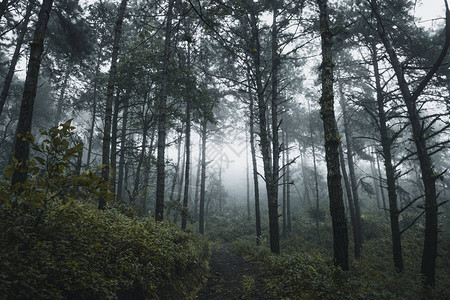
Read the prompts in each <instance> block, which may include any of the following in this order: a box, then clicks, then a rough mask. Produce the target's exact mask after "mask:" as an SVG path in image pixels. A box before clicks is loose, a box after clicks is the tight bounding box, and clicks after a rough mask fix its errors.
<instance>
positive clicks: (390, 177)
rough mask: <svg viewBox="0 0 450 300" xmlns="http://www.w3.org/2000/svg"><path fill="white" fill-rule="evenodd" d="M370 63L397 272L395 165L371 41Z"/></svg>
mask: <svg viewBox="0 0 450 300" xmlns="http://www.w3.org/2000/svg"><path fill="white" fill-rule="evenodd" d="M371 51H372V65H373V69H374V75H375V87H376V93H377V107H378V122H379V129H380V135H381V148H382V151H383V158H384V166H385V171H386V184H387V190H388V198H389V216H390V221H391V235H392V254H393V258H394V266H395V269H396V270H397V272H402V271H403V254H402V242H401V234H400V225H399V214H400V212H399V210H398V206H397V191H396V190H397V188H396V186H395V180H396V178H395V176H396V175H395V173H396V170H395V167H394V165H393V163H392V154H391V145H392V142H393V140H392V139H391V138H390V137H389V131H388V126H387V116H386V112H385V103H384V102H385V101H384V95H383V88H382V86H381V75H380V71H379V67H378V57H377V52H376V51H377V49H376V45H375V43H372V48H371Z"/></svg>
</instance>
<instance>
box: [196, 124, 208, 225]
mask: <svg viewBox="0 0 450 300" xmlns="http://www.w3.org/2000/svg"><path fill="white" fill-rule="evenodd" d="M207 124H208V119H207V118H206V117H203V120H202V124H201V126H202V134H201V135H202V178H201V181H200V209H199V216H198V232H199V233H200V234H204V233H205V193H206V189H205V186H206V133H207V132H206V129H207V127H206V126H207Z"/></svg>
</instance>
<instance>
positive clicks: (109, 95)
mask: <svg viewBox="0 0 450 300" xmlns="http://www.w3.org/2000/svg"><path fill="white" fill-rule="evenodd" d="M127 2H128V0H122V2H121V3H120V6H119V11H118V14H117V21H116V25H115V28H114V42H113V51H112V56H111V68H110V70H109V79H108V87H107V90H106V108H105V125H104V128H103V145H102V178H103V180H104V181H106V182H109V178H110V174H109V172H110V165H109V163H110V147H111V117H112V107H113V98H114V85H115V83H116V73H117V60H118V57H119V50H120V39H121V36H122V24H123V19H124V17H125V10H126V8H127ZM105 206H106V200H105V198H103V197H100V198H99V201H98V209H105Z"/></svg>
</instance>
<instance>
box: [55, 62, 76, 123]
mask: <svg viewBox="0 0 450 300" xmlns="http://www.w3.org/2000/svg"><path fill="white" fill-rule="evenodd" d="M73 64H74V61H73V59H72V58H69V62H68V63H67V67H66V71H65V72H64V79H63V83H62V86H61V91H60V93H59V97H58V102H57V104H56V114H55V118H54V120H53V124H54V125H55V126H58V125H59V122H60V121H63V120H61V118H62V117H63V106H64V100H65V96H66V90H67V86H68V85H69V78H70V73H71V72H72V68H73Z"/></svg>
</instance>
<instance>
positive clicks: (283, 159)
mask: <svg viewBox="0 0 450 300" xmlns="http://www.w3.org/2000/svg"><path fill="white" fill-rule="evenodd" d="M281 144H282V145H283V153H282V155H281V164H282V168H284V167H285V166H286V147H285V145H286V138H285V134H284V130H282V131H281ZM286 185H287V181H286V174H283V179H282V191H283V194H282V195H283V196H282V201H281V202H282V213H281V215H282V216H283V224H282V228H283V230H282V235H283V237H286V236H287V203H286V200H287V199H286V198H287V197H286Z"/></svg>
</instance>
